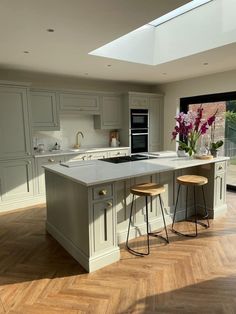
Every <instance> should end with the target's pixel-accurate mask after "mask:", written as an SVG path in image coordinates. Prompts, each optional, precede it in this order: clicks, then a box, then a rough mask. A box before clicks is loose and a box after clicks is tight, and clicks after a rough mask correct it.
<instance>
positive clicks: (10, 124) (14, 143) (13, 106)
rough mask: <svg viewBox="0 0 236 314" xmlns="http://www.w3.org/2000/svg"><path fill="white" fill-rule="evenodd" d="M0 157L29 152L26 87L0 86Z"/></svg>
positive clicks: (22, 155) (24, 154)
mask: <svg viewBox="0 0 236 314" xmlns="http://www.w3.org/2000/svg"><path fill="white" fill-rule="evenodd" d="M0 112H1V115H0V143H1V145H0V158H9V157H11V158H15V157H26V156H28V155H30V154H31V149H30V133H29V120H28V102H27V92H26V89H21V88H5V87H4V88H3V87H2V88H0Z"/></svg>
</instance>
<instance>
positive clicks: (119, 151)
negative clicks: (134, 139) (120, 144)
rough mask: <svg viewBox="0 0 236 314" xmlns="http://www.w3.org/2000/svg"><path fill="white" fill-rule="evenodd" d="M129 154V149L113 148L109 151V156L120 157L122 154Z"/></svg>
mask: <svg viewBox="0 0 236 314" xmlns="http://www.w3.org/2000/svg"><path fill="white" fill-rule="evenodd" d="M128 155H129V149H119V148H117V150H111V151H109V152H108V157H120V156H128Z"/></svg>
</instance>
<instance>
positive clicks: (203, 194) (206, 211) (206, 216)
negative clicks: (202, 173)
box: [202, 185, 210, 228]
mask: <svg viewBox="0 0 236 314" xmlns="http://www.w3.org/2000/svg"><path fill="white" fill-rule="evenodd" d="M202 196H203V201H204V208H205V214H206V215H205V216H204V217H203V218H206V219H207V226H206V228H209V227H210V223H209V218H208V217H209V213H208V210H207V207H206V198H205V192H204V187H203V185H202Z"/></svg>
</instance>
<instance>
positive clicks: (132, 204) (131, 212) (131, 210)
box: [126, 194, 134, 248]
mask: <svg viewBox="0 0 236 314" xmlns="http://www.w3.org/2000/svg"><path fill="white" fill-rule="evenodd" d="M133 206H134V194H133V198H132V203H131V209H130V214H129V226H128V232H127V238H126V247H127V248H129V245H128V242H129V231H130V224H131V219H132V214H133Z"/></svg>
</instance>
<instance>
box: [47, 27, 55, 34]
mask: <svg viewBox="0 0 236 314" xmlns="http://www.w3.org/2000/svg"><path fill="white" fill-rule="evenodd" d="M47 32H49V33H53V32H55V29H53V28H48V29H47Z"/></svg>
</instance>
